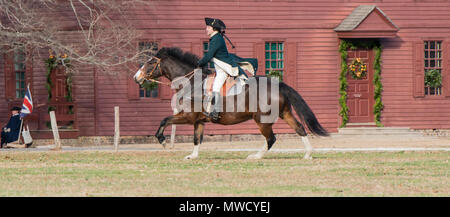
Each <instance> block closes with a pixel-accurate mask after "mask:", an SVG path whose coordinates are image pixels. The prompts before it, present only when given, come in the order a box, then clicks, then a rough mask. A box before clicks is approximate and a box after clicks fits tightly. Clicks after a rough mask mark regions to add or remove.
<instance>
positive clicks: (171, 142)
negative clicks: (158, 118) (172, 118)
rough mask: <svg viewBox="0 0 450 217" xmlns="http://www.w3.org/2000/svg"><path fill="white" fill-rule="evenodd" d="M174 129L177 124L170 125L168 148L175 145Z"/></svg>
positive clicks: (175, 129)
mask: <svg viewBox="0 0 450 217" xmlns="http://www.w3.org/2000/svg"><path fill="white" fill-rule="evenodd" d="M175 131H177V125H175V124H173V125H172V133H171V134H170V146H171V147H170V148H171V149H173V148H174V147H175V144H174V143H175Z"/></svg>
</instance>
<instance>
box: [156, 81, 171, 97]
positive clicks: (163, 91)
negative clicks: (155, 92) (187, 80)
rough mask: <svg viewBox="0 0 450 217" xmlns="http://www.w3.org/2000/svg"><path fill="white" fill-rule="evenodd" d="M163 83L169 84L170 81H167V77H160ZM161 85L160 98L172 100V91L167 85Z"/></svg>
mask: <svg viewBox="0 0 450 217" xmlns="http://www.w3.org/2000/svg"><path fill="white" fill-rule="evenodd" d="M159 80H160V81H161V82H163V83H166V84H167V83H169V84H170V81H169V79H167V78H166V77H160V79H159ZM158 85H159V87H160V88H159V90H160V91H161V93H160V94H159V98H161V99H171V98H172V89H171V87H170V86H169V85H165V84H158Z"/></svg>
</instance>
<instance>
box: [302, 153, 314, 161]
mask: <svg viewBox="0 0 450 217" xmlns="http://www.w3.org/2000/svg"><path fill="white" fill-rule="evenodd" d="M303 159H306V160H312V159H313V158H312V156H311V155H309V154H307V155H305V156H304V157H303Z"/></svg>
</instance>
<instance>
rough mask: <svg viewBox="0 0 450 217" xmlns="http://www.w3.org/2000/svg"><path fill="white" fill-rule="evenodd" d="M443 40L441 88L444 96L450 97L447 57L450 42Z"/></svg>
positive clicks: (448, 62)
mask: <svg viewBox="0 0 450 217" xmlns="http://www.w3.org/2000/svg"><path fill="white" fill-rule="evenodd" d="M444 42H445V44H443V45H444V50H443V51H442V52H443V54H442V56H443V57H444V59H443V61H444V62H443V64H444V65H443V67H444V70H443V72H442V73H443V75H442V89H443V91H444V95H445V96H446V97H450V58H449V55H450V52H449V49H450V42H449V41H444Z"/></svg>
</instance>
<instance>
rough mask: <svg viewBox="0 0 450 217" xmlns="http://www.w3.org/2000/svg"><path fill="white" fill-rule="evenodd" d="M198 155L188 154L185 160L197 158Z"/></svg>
mask: <svg viewBox="0 0 450 217" xmlns="http://www.w3.org/2000/svg"><path fill="white" fill-rule="evenodd" d="M197 157H198V156H193V155H188V156H186V157H184V159H185V160H192V159H195V158H197Z"/></svg>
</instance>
